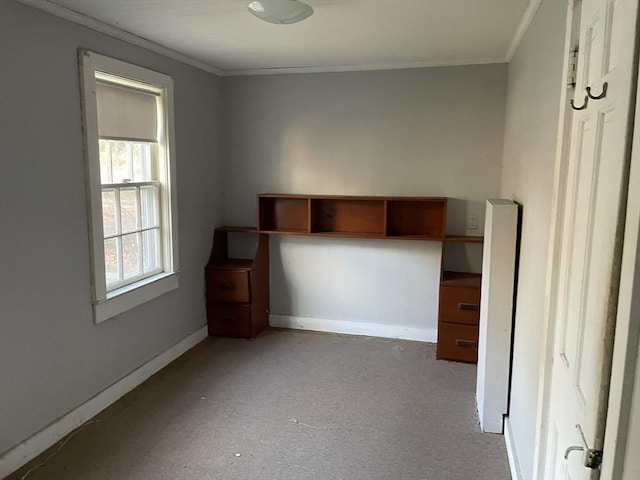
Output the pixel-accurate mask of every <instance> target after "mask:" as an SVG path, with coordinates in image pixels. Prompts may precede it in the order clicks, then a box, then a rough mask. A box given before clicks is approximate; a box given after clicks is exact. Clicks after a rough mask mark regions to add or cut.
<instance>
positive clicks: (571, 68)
mask: <svg viewBox="0 0 640 480" xmlns="http://www.w3.org/2000/svg"><path fill="white" fill-rule="evenodd" d="M577 70H578V46H577V45H575V46H573V47H571V48H570V49H569V64H568V65H567V88H574V87H575V86H576V75H577Z"/></svg>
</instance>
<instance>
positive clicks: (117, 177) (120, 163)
mask: <svg viewBox="0 0 640 480" xmlns="http://www.w3.org/2000/svg"><path fill="white" fill-rule="evenodd" d="M109 143H110V144H111V165H112V167H113V182H114V183H123V182H127V181H130V180H131V148H130V147H131V145H130V144H129V142H109Z"/></svg>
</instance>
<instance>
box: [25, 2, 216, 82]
mask: <svg viewBox="0 0 640 480" xmlns="http://www.w3.org/2000/svg"><path fill="white" fill-rule="evenodd" d="M16 1H17V2H19V3H22V4H23V5H26V6H28V7H32V8H35V9H37V10H41V11H43V12H45V13H49V14H51V15H54V16H56V17H58V18H62V19H64V20H69V21H70V22H73V23H76V24H78V25H82V26H83V27H87V28H90V29H91V30H95V31H96V32H100V33H104V34H105V35H108V36H110V37H113V38H117V39H119V40H124V41H125V42H127V43H131V44H133V45H136V46H138V47H142V48H144V49H146V50H150V51H152V52H155V53H159V54H160V55H164V56H165V57H169V58H171V59H173V60H177V61H178V62H181V63H185V64H187V65H190V66H192V67H195V68H198V69H200V70H204V71H205V72H209V73H213V74H214V75H219V76H222V75H224V72H223V71H222V70H220V69H219V68H216V67H213V66H211V65H208V64H206V63H204V62H201V61H200V60H196V59H194V58H191V57H189V56H187V55H184V54H182V53H180V52H176V51H175V50H172V49H170V48H167V47H163V46H162V45H159V44H157V43H154V42H152V41H151V40H147V39H146V38H142V37H139V36H137V35H134V34H133V33H129V32H127V31H125V30H122V29H120V28H117V27H114V26H112V25H108V24H106V23H103V22H101V21H99V20H96V19H94V18H91V17H87V16H86V15H83V14H81V13H78V12H76V11H74V10H71V9H69V8H65V7H61V6H60V5H56V4H54V3H51V2H49V1H47V0H16Z"/></svg>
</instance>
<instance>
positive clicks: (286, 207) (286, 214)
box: [258, 195, 309, 234]
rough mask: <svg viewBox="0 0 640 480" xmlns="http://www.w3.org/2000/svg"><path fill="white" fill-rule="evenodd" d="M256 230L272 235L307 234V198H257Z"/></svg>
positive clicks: (290, 196) (273, 196)
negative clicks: (271, 233)
mask: <svg viewBox="0 0 640 480" xmlns="http://www.w3.org/2000/svg"><path fill="white" fill-rule="evenodd" d="M258 228H259V229H260V230H262V231H265V232H273V233H291V234H305V233H309V199H308V197H303V196H295V195H279V196H276V195H264V196H262V195H261V196H259V197H258Z"/></svg>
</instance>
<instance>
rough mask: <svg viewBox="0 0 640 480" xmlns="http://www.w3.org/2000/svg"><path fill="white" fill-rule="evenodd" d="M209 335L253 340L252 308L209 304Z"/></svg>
mask: <svg viewBox="0 0 640 480" xmlns="http://www.w3.org/2000/svg"><path fill="white" fill-rule="evenodd" d="M207 323H208V327H209V335H214V336H216V337H232V338H251V307H250V306H248V305H233V304H226V305H224V304H222V305H221V304H211V303H210V304H208V305H207Z"/></svg>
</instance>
